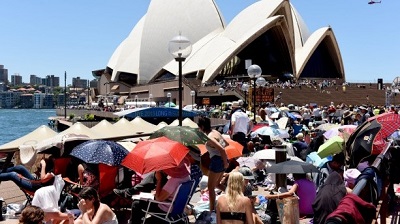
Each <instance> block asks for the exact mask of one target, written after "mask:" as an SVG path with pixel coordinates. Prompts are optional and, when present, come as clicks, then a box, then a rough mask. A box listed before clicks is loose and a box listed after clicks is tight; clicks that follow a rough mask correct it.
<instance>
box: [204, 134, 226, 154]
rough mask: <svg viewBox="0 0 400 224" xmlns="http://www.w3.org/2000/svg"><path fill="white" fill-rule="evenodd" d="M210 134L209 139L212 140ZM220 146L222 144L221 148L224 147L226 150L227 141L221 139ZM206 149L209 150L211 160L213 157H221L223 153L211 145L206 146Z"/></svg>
mask: <svg viewBox="0 0 400 224" xmlns="http://www.w3.org/2000/svg"><path fill="white" fill-rule="evenodd" d="M210 134H211V133H210ZM210 134H208V137H209V138H211V137H210ZM219 144H221V146H222V147H223V148H225V146H226V145H225V141H224V139H223V138H221V139H220V140H219ZM206 149H207V151H208V153H209V154H210V158H212V157H213V156H221V152H220V151H219V150H218V149H216V148H214V147H212V146H210V145H209V144H206Z"/></svg>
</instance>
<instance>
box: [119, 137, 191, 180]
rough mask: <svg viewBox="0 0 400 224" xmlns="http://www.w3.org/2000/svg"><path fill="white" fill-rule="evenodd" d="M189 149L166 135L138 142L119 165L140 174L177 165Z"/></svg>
mask: <svg viewBox="0 0 400 224" xmlns="http://www.w3.org/2000/svg"><path fill="white" fill-rule="evenodd" d="M188 152H189V149H188V148H187V147H186V146H184V145H182V144H181V143H179V142H176V141H173V140H170V139H168V138H166V137H160V138H155V139H151V140H146V141H141V142H139V143H138V144H137V145H136V146H135V148H134V149H133V150H132V151H131V152H130V153H129V154H128V155H127V156H126V157H125V158H124V160H123V161H122V163H121V165H123V166H125V167H127V168H129V169H132V170H134V171H136V172H138V173H140V174H145V173H149V172H152V171H158V170H165V169H169V168H173V167H177V166H178V165H179V164H180V163H181V161H182V160H183V158H185V156H186V154H187V153H188Z"/></svg>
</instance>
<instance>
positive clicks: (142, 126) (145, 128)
mask: <svg viewBox="0 0 400 224" xmlns="http://www.w3.org/2000/svg"><path fill="white" fill-rule="evenodd" d="M130 123H131V124H133V125H135V129H134V130H135V131H136V132H137V133H138V134H139V133H140V132H141V133H153V132H154V131H155V130H156V128H157V126H156V125H154V124H152V123H149V122H147V121H145V120H143V119H142V118H141V117H136V118H135V119H133V120H132V121H131V122H130Z"/></svg>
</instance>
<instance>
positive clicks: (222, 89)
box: [218, 87, 225, 96]
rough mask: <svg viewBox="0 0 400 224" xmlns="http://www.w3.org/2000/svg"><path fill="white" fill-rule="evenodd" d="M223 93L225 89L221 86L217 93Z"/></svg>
mask: <svg viewBox="0 0 400 224" xmlns="http://www.w3.org/2000/svg"><path fill="white" fill-rule="evenodd" d="M224 93H225V89H224V88H222V87H221V88H219V89H218V94H219V95H220V96H222V95H224Z"/></svg>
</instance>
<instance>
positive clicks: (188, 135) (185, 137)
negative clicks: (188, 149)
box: [150, 126, 209, 146]
mask: <svg viewBox="0 0 400 224" xmlns="http://www.w3.org/2000/svg"><path fill="white" fill-rule="evenodd" d="M162 136H165V137H167V138H169V139H171V140H174V141H177V142H180V143H182V144H183V145H186V146H190V145H199V144H205V143H206V142H207V141H208V140H209V138H208V137H207V135H205V134H204V133H203V132H201V131H200V129H198V128H191V127H187V126H166V127H163V128H161V129H159V130H157V131H155V132H154V133H153V134H152V135H151V136H150V139H154V138H159V137H162Z"/></svg>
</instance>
